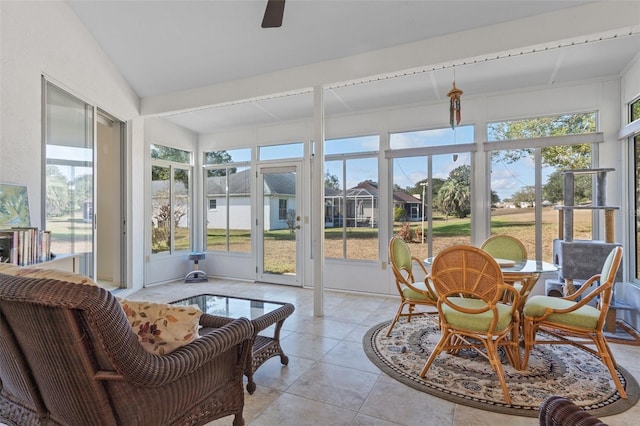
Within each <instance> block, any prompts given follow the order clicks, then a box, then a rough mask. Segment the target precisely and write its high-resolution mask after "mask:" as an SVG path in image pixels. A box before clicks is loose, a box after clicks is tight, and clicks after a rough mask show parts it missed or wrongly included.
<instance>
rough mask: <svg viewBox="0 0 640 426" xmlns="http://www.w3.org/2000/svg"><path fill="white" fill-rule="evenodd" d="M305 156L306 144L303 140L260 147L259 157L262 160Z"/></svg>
mask: <svg viewBox="0 0 640 426" xmlns="http://www.w3.org/2000/svg"><path fill="white" fill-rule="evenodd" d="M303 156H304V144H303V143H302V142H296V143H288V144H282V145H268V146H261V147H259V148H258V158H259V159H260V161H264V160H282V159H287V158H302V157H303Z"/></svg>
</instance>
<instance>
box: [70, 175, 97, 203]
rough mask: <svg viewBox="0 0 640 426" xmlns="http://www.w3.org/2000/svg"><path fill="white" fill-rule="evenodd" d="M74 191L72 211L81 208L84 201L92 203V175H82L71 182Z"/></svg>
mask: <svg viewBox="0 0 640 426" xmlns="http://www.w3.org/2000/svg"><path fill="white" fill-rule="evenodd" d="M73 187H74V191H75V195H74V196H75V202H76V205H75V206H73V208H74V209H76V208H81V207H82V205H83V203H84V202H85V201H92V198H93V175H82V176H78V177H77V178H75V180H74V181H73Z"/></svg>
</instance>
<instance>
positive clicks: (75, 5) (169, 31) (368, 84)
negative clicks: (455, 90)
mask: <svg viewBox="0 0 640 426" xmlns="http://www.w3.org/2000/svg"><path fill="white" fill-rule="evenodd" d="M588 3H591V2H587V1H571V0H569V1H529V0H512V1H487V0H469V1H451V0H449V1H436V0H413V1H400V0H386V1H381V0H349V1H331V0H287V1H286V5H285V13H284V22H283V26H282V27H281V28H272V29H263V28H261V27H260V23H261V20H262V15H263V13H264V8H265V5H266V0H255V1H254V0H233V1H220V0H213V1H190V0H183V1H90V2H88V1H76V0H72V1H69V4H70V6H71V7H72V9H73V10H74V12H75V13H76V14H77V15H78V17H79V18H80V19H81V20H82V22H84V24H85V25H86V26H87V28H88V29H89V31H90V32H91V33H92V34H93V36H94V37H95V38H96V40H97V41H98V43H99V44H100V45H101V46H102V48H103V50H104V51H105V52H106V54H107V55H108V56H109V57H110V58H111V60H112V61H113V63H114V64H115V65H116V67H117V68H118V69H119V70H120V71H121V73H122V75H123V76H124V77H125V78H126V79H127V81H128V82H129V83H130V84H131V86H132V87H133V89H134V90H135V91H136V92H137V93H138V95H139V96H140V97H141V98H142V99H143V101H144V100H145V99H154V98H158V97H165V98H166V97H168V96H171V94H173V93H176V94H180V93H182V92H184V91H189V90H194V89H196V90H197V89H198V88H201V87H215V85H224V84H226V83H228V82H234V81H238V82H240V84H242V81H243V79H250V78H253V77H255V76H261V75H272V76H273V78H278V75H279V74H278V73H279V72H282V71H283V70H287V69H290V68H293V67H298V70H300V71H301V72H302V73H303V72H304V70H305V67H308V68H309V70H311V69H312V68H313V67H314V66H317V64H320V63H323V62H327V61H332V60H336V59H339V58H345V57H349V56H352V55H363V54H366V53H367V52H374V51H380V50H381V49H385V48H394V47H397V48H398V49H401V48H402V46H403V45H407V46H408V45H409V44H411V43H414V42H419V41H421V40H428V39H434V40H436V39H435V38H436V37H447V36H448V37H450V38H449V39H448V40H455V39H454V38H451V37H455V35H456V34H458V33H461V32H465V31H469V30H474V29H480V28H485V27H488V26H491V25H496V24H504V23H509V22H517V20H519V19H525V18H528V17H533V16H540V17H541V20H540V22H541V24H542V26H541V27H540V28H539V31H541V32H544V31H545V28H544V22H545V20H544V17H545V16H547V15H548V14H552V13H555V12H558V11H564V12H567V11H569V12H570V11H571V10H573V9H571V8H580V7H582V6H584V5H585V4H588ZM567 16H571V14H570V13H569V14H568V15H567ZM632 21H633V19H632ZM635 22H636V28H635V29H634V28H632V29H631V31H630V32H628V33H626V34H622V33H621V34H617V33H615V32H606V33H604V32H603V34H600V35H598V34H595V35H589V36H588V37H587V36H585V39H584V40H583V41H580V40H578V41H577V42H575V43H574V45H573V46H571V43H568V44H569V46H567V45H566V44H567V43H566V40H565V41H559V42H558V44H555V45H554V44H553V43H547V44H546V46H544V47H543V48H542V50H540V51H538V50H536V51H535V52H534V51H533V50H534V49H533V48H531V47H529V46H523V49H522V50H506V51H504V52H499V53H498V54H497V55H495V56H491V57H490V56H481V57H473V56H468V57H467V56H465V55H468V53H465V52H461V53H460V56H459V58H458V59H456V60H455V61H449V62H447V63H444V64H443V63H430V62H429V61H428V60H427V61H425V63H424V66H422V67H420V68H412V69H409V70H408V71H407V72H403V70H398V71H399V73H397V74H396V73H385V74H383V75H377V76H371V78H368V77H364V76H363V77H364V78H360V79H359V81H358V82H357V84H351V83H344V84H343V83H341V82H340V81H334V82H331V84H329V89H328V90H327V94H326V96H325V104H326V110H327V113H328V114H339V113H344V112H350V111H359V110H362V109H371V108H385V107H388V106H396V105H402V104H413V103H420V102H436V101H439V100H442V99H443V97H446V93H447V91H448V90H449V88H450V87H451V80H452V69H453V68H455V77H456V80H457V81H460V82H462V81H463V82H464V91H465V95H467V96H473V95H479V94H483V93H491V92H496V91H502V90H512V89H518V88H522V87H532V86H544V85H551V84H561V83H566V82H570V81H576V80H589V79H597V78H602V77H607V76H616V75H619V74H620V73H621V72H622V71H623V69H624V67H625V66H626V65H627V64H629V62H630V61H631V60H632V59H633V58H634V57H635V55H637V54H638V52H640V35H638V34H637V33H635V32H634V31H635V30H638V28H640V16H637V17H635ZM566 25H568V26H574V27H579V26H580V25H581V23H580V22H570V21H568V22H566ZM611 27H612V28H613V27H615V25H611ZM505 37H509V34H505ZM600 38H602V40H600ZM443 40H447V39H446V38H443ZM531 40H532V45H534V44H535V42H536V40H537V39H536V37H531ZM473 42H474V43H481V42H482V40H474V41H473ZM506 44H508V43H506ZM452 45H453V44H452ZM457 46H460V45H457ZM462 46H464V44H462ZM460 50H465V49H460ZM467 50H468V51H469V52H471V51H472V49H467ZM364 58H365V60H366V56H364ZM367 65H369V64H366V63H363V64H358V66H362V67H367ZM372 65H373V64H372ZM375 65H376V66H375V67H372V69H379V68H381V67H380V66H379V64H375ZM392 65H393V64H389V66H387V68H389V67H392ZM360 74H362V73H360ZM404 74H407V75H404ZM281 75H284V74H281ZM397 75H401V76H400V77H399V76H397ZM298 89H300V91H301V92H303V94H300V95H297V96H275V97H274V96H269V97H268V99H254V100H252V101H250V102H230V103H229V102H227V103H226V104H225V105H224V106H218V107H216V108H206V109H205V108H193V109H194V111H190V112H189V113H181V114H176V115H172V116H171V117H170V119H171V120H172V121H174V122H175V123H177V124H180V125H181V126H184V127H186V128H188V129H191V130H193V131H196V132H200V133H207V132H213V131H219V130H221V129H223V128H227V127H238V126H243V125H257V124H261V123H269V122H274V121H285V120H291V119H297V118H302V117H308V116H310V115H311V112H312V101H311V96H312V95H311V93H306V94H305V93H304V92H305V88H304V87H302V86H301V87H299V88H298Z"/></svg>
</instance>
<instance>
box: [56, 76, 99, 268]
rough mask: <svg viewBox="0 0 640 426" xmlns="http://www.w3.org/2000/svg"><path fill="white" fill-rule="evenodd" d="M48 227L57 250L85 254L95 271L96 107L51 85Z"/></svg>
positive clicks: (83, 262) (88, 265) (84, 265)
mask: <svg viewBox="0 0 640 426" xmlns="http://www.w3.org/2000/svg"><path fill="white" fill-rule="evenodd" d="M45 120H46V135H45V142H46V150H45V152H46V157H47V158H46V164H47V166H46V176H45V191H46V203H45V224H44V227H45V229H48V230H50V231H51V251H52V253H54V254H66V253H75V254H80V255H81V256H80V272H81V273H82V274H85V275H88V276H93V275H94V274H93V108H92V107H91V106H89V105H87V104H86V103H84V102H82V101H81V100H79V99H77V98H75V97H73V96H71V95H69V94H67V93H65V92H63V91H61V90H60V89H58V88H56V87H54V86H52V85H50V84H48V85H47V105H46V117H45Z"/></svg>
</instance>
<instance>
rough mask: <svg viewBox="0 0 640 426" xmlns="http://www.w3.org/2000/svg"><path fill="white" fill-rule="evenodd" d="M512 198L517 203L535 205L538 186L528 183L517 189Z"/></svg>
mask: <svg viewBox="0 0 640 426" xmlns="http://www.w3.org/2000/svg"><path fill="white" fill-rule="evenodd" d="M511 199H512V200H513V202H514V203H516V204H522V203H524V204H528V205H530V206H533V204H534V203H535V201H536V187H535V186H533V185H526V186H523V187H522V188H520V189H519V190H518V191H516V192H515V193H514V194H513V195H512V196H511Z"/></svg>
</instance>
